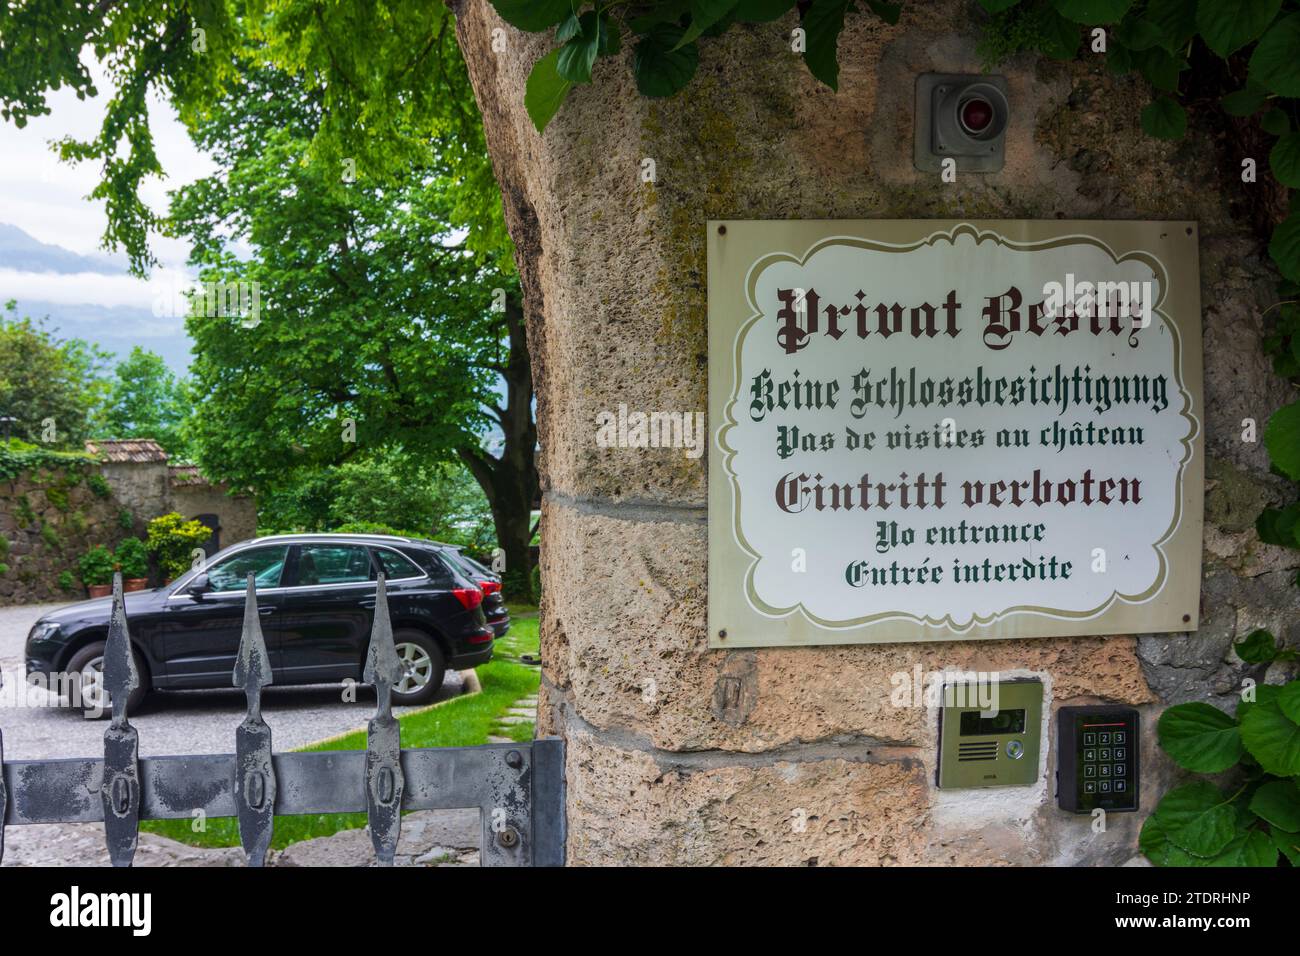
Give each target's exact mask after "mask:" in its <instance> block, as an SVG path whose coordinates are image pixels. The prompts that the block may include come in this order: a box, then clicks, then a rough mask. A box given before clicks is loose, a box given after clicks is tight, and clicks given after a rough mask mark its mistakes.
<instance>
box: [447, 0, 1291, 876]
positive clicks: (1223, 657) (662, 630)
mask: <svg viewBox="0 0 1300 956" xmlns="http://www.w3.org/2000/svg"><path fill="white" fill-rule="evenodd" d="M972 7H973V5H971V4H967V3H959V2H955V0H950V2H943V3H933V4H926V5H924V6H921V5H910V6H905V7H904V10H903V17H902V21H901V22H900V24H899V25H898V26H896V27H889V26H885V25H884V24H882V23H880V22H879V21H878V20H876V19H875V18H873V17H870V16H867V15H861V16H852V17H850V18H849V22H848V26H847V28H846V31H845V34H844V35H843V36H842V38H841V40H840V44H839V49H840V51H841V72H840V89H839V92H838V93H833V92H832V91H830V90H828V89H826V88H825V87H822V86H820V85H819V84H818V83H817V82H816V81H815V80H814V79H813V78H812V77H811V76H810V75H809V74H808V73H807V70H806V69H805V68H804V67H803V65H802V64H801V63H800V62H799V61H798V60H797V58H796V57H794V56H793V55H792V54H791V53H790V52H789V49H788V46H787V43H786V39H787V34H788V30H789V28H790V27H791V26H792V25H793V24H794V20H793V16H791V18H790V22H789V23H776V24H770V25H750V26H738V27H733V28H732V29H730V30H729V31H728V32H727V33H726V35H725V36H724V37H722V38H721V39H718V40H714V41H711V42H708V43H705V44H703V45H702V46H701V62H700V67H699V71H698V73H697V75H696V76H695V78H694V80H693V81H692V83H691V84H690V86H688V87H687V88H686V89H685V90H684V91H683V92H682V93H681V94H679V95H678V96H676V97H674V98H672V99H670V100H663V101H656V100H649V99H645V98H642V97H640V96H638V95H636V93H635V90H634V88H633V85H632V80H631V76H630V71H629V70H628V67H627V63H626V62H608V61H601V62H600V64H599V65H598V66H597V68H596V72H597V77H596V82H595V83H593V84H591V85H584V86H580V87H576V88H575V89H574V90H573V91H572V93H571V94H570V96H569V99H568V102H567V103H566V105H565V106H564V108H563V109H562V110H561V111H560V113H559V114H558V115H557V117H556V118H555V120H554V121H553V122H552V123H551V125H550V127H549V128H548V129H547V131H546V133H545V134H544V135H541V136H539V135H538V134H537V133H536V131H535V130H534V129H533V128H532V125H531V122H530V121H529V119H528V117H527V115H526V113H525V111H524V109H523V95H524V83H525V80H526V78H527V75H528V72H529V71H530V70H531V68H532V65H533V63H534V62H535V61H536V60H537V59H538V58H539V57H540V56H541V55H542V53H543V52H544V51H545V50H546V49H547V47H548V44H549V43H550V37H549V35H524V34H520V33H518V32H517V31H514V30H512V29H511V28H509V27H507V26H505V25H504V24H503V23H502V22H501V21H500V20H499V19H497V17H496V16H495V14H494V13H493V12H492V10H491V7H490V5H489V3H488V2H487V0H460V2H457V3H453V8H454V9H455V10H456V12H457V15H458V36H459V38H460V41H461V46H462V49H463V50H465V53H466V60H467V63H468V65H469V68H470V74H471V79H472V80H473V82H474V85H475V90H476V93H477V96H478V99H479V102H480V106H481V108H482V110H483V114H484V118H485V124H486V131H487V137H488V144H489V148H490V150H491V152H492V156H493V161H494V164H495V168H496V172H497V175H498V178H499V180H500V182H501V183H502V186H503V193H504V197H505V210H506V217H507V223H508V225H509V226H510V229H511V234H512V235H513V236H514V238H515V241H516V245H517V248H518V252H519V256H518V261H519V264H520V270H521V275H522V279H523V288H524V290H525V296H526V306H525V307H526V311H527V312H528V315H529V342H530V350H531V351H532V353H533V356H534V364H535V369H536V375H537V382H538V417H539V436H540V443H541V446H542V455H541V458H540V468H541V470H542V481H543V488H544V492H545V498H544V504H543V538H544V540H545V541H546V548H545V549H544V552H543V555H542V576H543V586H544V599H543V609H542V622H541V635H542V658H543V661H544V675H543V684H542V702H541V707H540V712H539V732H542V733H559V734H563V735H565V736H566V737H567V738H568V739H569V741H570V744H571V749H570V753H569V767H568V774H569V775H568V783H569V788H570V790H569V814H570V820H569V826H570V830H569V832H570V846H569V851H570V857H571V859H572V860H574V861H575V862H616V861H617V862H653V863H716V862H785V863H796V862H811V861H813V860H816V861H817V862H819V863H831V862H863V863H868V862H892V861H900V862H912V861H915V862H931V863H939V862H964V861H967V860H975V859H978V860H981V861H983V862H986V861H987V860H988V859H995V860H1001V861H1004V862H1007V863H1032V862H1054V863H1086V862H1108V863H1124V862H1127V861H1129V860H1131V859H1132V858H1133V857H1134V856H1135V854H1136V833H1137V824H1138V823H1139V822H1140V816H1141V815H1130V816H1129V817H1127V818H1125V819H1116V820H1113V821H1112V823H1111V825H1110V827H1109V829H1108V831H1107V833H1106V834H1101V835H1098V834H1094V833H1093V832H1092V830H1091V829H1090V827H1089V824H1088V822H1087V821H1086V820H1082V821H1081V820H1077V819H1074V818H1068V817H1066V816H1065V815H1063V814H1060V813H1059V812H1057V811H1056V810H1055V806H1054V799H1053V795H1052V794H1051V793H1050V792H1049V788H1048V787H1047V786H1046V782H1045V780H1044V781H1042V782H1041V785H1040V786H1039V787H1036V788H1026V790H1025V792H1024V794H1021V795H1019V796H1015V795H1012V796H1007V795H1006V794H1003V797H1004V801H1003V804H1002V806H1003V809H1002V810H999V809H998V807H999V806H1000V804H999V803H998V801H996V800H986V801H983V802H978V801H962V800H956V801H953V800H949V799H948V798H947V797H945V796H944V795H941V794H937V793H936V792H935V791H934V790H933V788H932V787H931V780H932V779H933V778H932V776H931V775H930V773H929V772H928V771H927V772H922V771H921V770H920V769H919V768H921V767H923V766H928V762H930V761H932V760H933V751H934V736H935V719H934V714H933V713H932V712H931V711H930V710H928V709H926V708H923V707H896V706H893V704H892V703H891V702H890V694H891V691H893V690H894V689H895V687H894V684H893V683H892V680H891V679H892V678H893V677H894V675H896V674H898V673H900V672H902V673H907V672H910V671H911V670H912V669H913V668H914V667H917V666H919V667H920V668H921V670H922V673H929V672H931V671H934V670H938V669H941V668H944V667H947V666H957V667H961V668H967V669H978V670H1004V671H1007V670H1019V671H1024V672H1027V673H1037V674H1041V675H1043V677H1044V679H1045V681H1047V682H1048V684H1049V685H1050V698H1049V700H1048V701H1047V704H1048V706H1049V707H1051V708H1055V707H1057V706H1060V705H1061V704H1063V703H1074V702H1081V701H1084V700H1094V699H1096V700H1105V701H1122V702H1129V703H1133V704H1136V705H1140V706H1141V707H1142V709H1143V713H1144V715H1145V720H1144V727H1145V731H1146V734H1145V739H1144V741H1143V747H1144V752H1145V753H1147V754H1148V766H1149V767H1151V768H1154V769H1153V770H1152V771H1151V772H1150V775H1149V776H1148V783H1149V786H1148V787H1145V788H1144V792H1145V796H1146V797H1147V798H1148V804H1149V803H1154V799H1153V796H1154V794H1156V793H1158V792H1159V789H1158V788H1159V787H1160V786H1162V784H1163V781H1164V779H1165V778H1164V776H1163V774H1164V773H1165V771H1166V770H1167V766H1166V765H1165V764H1164V763H1162V761H1163V758H1162V757H1161V756H1160V755H1159V754H1158V753H1157V752H1156V751H1155V749H1154V727H1155V718H1156V716H1158V713H1159V711H1160V709H1161V708H1162V707H1163V706H1164V705H1166V704H1168V703H1171V702H1175V701H1180V700H1187V699H1210V700H1214V701H1216V702H1220V703H1227V702H1229V701H1230V700H1231V695H1232V693H1233V690H1234V688H1236V687H1239V686H1240V683H1241V680H1242V679H1243V678H1246V677H1249V676H1252V674H1253V672H1252V670H1251V669H1250V668H1248V667H1246V666H1245V665H1243V664H1242V663H1241V662H1239V661H1236V660H1235V658H1234V657H1233V656H1232V652H1231V648H1230V644H1231V643H1232V642H1233V641H1234V640H1240V639H1241V637H1243V636H1244V635H1245V634H1246V633H1249V631H1250V630H1252V629H1253V628H1255V627H1260V626H1268V627H1272V628H1274V629H1275V631H1276V632H1277V633H1279V635H1280V636H1281V637H1282V638H1283V640H1284V641H1286V642H1288V643H1290V644H1291V645H1293V646H1294V645H1295V644H1296V643H1297V641H1300V633H1298V632H1297V624H1296V622H1297V620H1300V618H1298V617H1297V615H1296V613H1295V611H1296V605H1297V593H1298V592H1297V590H1296V589H1295V587H1294V586H1293V580H1294V576H1295V570H1294V569H1295V565H1296V562H1295V555H1294V554H1293V553H1290V552H1283V551H1282V550H1281V549H1276V548H1270V547H1268V546H1265V545H1262V544H1261V543H1260V542H1259V541H1258V539H1257V537H1256V535H1255V532H1254V528H1253V514H1254V513H1255V512H1257V511H1258V509H1259V507H1260V506H1261V505H1265V504H1276V503H1278V502H1281V501H1282V500H1284V497H1285V495H1286V494H1287V492H1288V486H1287V485H1286V483H1284V482H1280V481H1279V480H1277V479H1276V478H1275V477H1273V476H1271V475H1270V474H1269V470H1268V460H1267V454H1266V452H1265V450H1264V448H1263V445H1262V442H1260V441H1258V440H1256V441H1253V442H1252V441H1247V440H1243V433H1244V429H1245V425H1243V422H1249V421H1253V422H1255V423H1256V426H1257V428H1256V436H1258V435H1259V434H1262V427H1263V423H1264V422H1265V421H1266V420H1267V418H1268V416H1269V415H1270V414H1271V413H1272V411H1273V410H1274V409H1276V408H1277V407H1278V406H1279V405H1280V404H1282V403H1283V402H1284V401H1286V400H1287V399H1288V397H1289V388H1288V387H1287V386H1286V384H1285V383H1284V382H1282V381H1281V380H1279V379H1277V378H1276V377H1275V376H1273V375H1272V373H1271V370H1270V368H1269V364H1268V361H1267V359H1266V358H1265V357H1264V356H1263V355H1262V353H1261V349H1260V340H1261V336H1262V334H1263V328H1264V320H1263V317H1262V316H1263V312H1264V309H1265V308H1267V306H1268V305H1270V304H1272V303H1273V302H1274V301H1275V300H1276V295H1275V292H1274V282H1275V280H1276V276H1275V275H1274V274H1273V273H1272V272H1271V270H1270V267H1269V265H1268V262H1267V256H1266V254H1265V252H1264V250H1263V246H1262V243H1261V241H1260V235H1259V232H1258V230H1257V229H1256V228H1255V227H1254V223H1253V222H1252V221H1248V220H1249V219H1250V215H1251V214H1250V212H1249V211H1243V209H1242V208H1239V207H1244V206H1246V205H1248V204H1247V203H1243V202H1242V201H1241V199H1240V194H1241V183H1240V182H1239V181H1238V180H1237V179H1236V171H1237V170H1238V169H1239V168H1240V162H1239V157H1238V156H1237V155H1235V154H1234V153H1231V152H1230V150H1231V149H1232V148H1233V146H1232V144H1233V140H1232V139H1231V138H1230V137H1228V136H1225V133H1224V131H1223V130H1220V129H1217V128H1213V127H1208V126H1203V125H1198V124H1204V123H1206V122H1208V121H1207V120H1206V119H1205V118H1204V115H1205V114H1204V112H1203V111H1197V112H1194V113H1193V124H1194V125H1193V128H1192V129H1191V130H1190V131H1189V134H1188V136H1187V138H1186V139H1185V140H1184V141H1183V142H1181V143H1174V144H1170V143H1165V142H1160V141H1156V140H1153V139H1151V138H1149V137H1147V136H1145V135H1144V134H1143V133H1142V131H1141V129H1140V125H1139V113H1140V111H1141V109H1142V108H1143V107H1144V106H1145V105H1146V104H1147V103H1149V102H1150V96H1151V92H1150V89H1149V88H1148V87H1147V86H1146V85H1145V84H1144V83H1143V82H1141V81H1140V80H1136V79H1133V78H1117V77H1114V76H1112V75H1111V74H1109V73H1108V71H1107V70H1106V69H1105V66H1104V64H1103V62H1102V60H1101V59H1100V58H1088V57H1084V58H1082V59H1081V60H1080V61H1079V62H1075V63H1070V64H1058V63H1053V62H1049V61H1040V60H1038V59H1037V58H1033V57H1029V56H1024V57H1019V58H1016V59H1014V60H1012V61H1011V62H1009V63H1007V64H1005V65H1004V66H1003V67H1001V68H1000V72H1002V73H1004V74H1005V75H1006V77H1007V80H1008V83H1009V89H1010V102H1011V104H1012V110H1013V122H1012V125H1011V128H1010V130H1009V134H1008V140H1007V150H1006V152H1007V163H1006V168H1005V169H1004V170H1003V171H1002V172H1000V173H996V174H990V175H984V176H981V175H961V176H959V177H958V181H957V182H956V183H949V184H945V183H942V182H941V181H940V180H939V178H938V177H937V176H933V175H928V174H922V173H919V172H917V171H916V170H915V169H913V168H912V165H911V139H912V122H913V118H912V117H913V97H914V82H915V77H916V75H917V74H918V73H922V72H928V71H941V72H956V73H963V72H966V73H974V72H981V63H980V59H979V57H978V56H977V54H976V52H975V43H976V39H977V37H978V34H979V28H978V26H977V25H976V24H975V23H974V22H972V21H971V19H970V17H971V10H972ZM496 29H503V30H504V31H505V34H506V36H507V38H508V50H507V52H505V53H503V54H497V53H494V52H493V51H492V49H491V42H492V35H493V31H494V30H496ZM630 46H631V45H630V44H628V45H626V46H625V51H626V52H625V54H624V56H625V57H630V56H631V49H630ZM646 159H650V160H653V161H654V168H655V180H654V182H653V183H643V182H642V181H641V178H640V173H641V171H642V169H643V168H644V166H643V160H646ZM940 217H944V218H946V217H970V218H975V217H978V218H1012V219H1020V218H1027V219H1057V218H1077V219H1088V218H1103V219H1126V218H1128V219H1189V220H1196V221H1197V222H1198V223H1199V226H1200V235H1201V237H1202V238H1201V249H1200V255H1201V260H1200V261H1201V284H1202V289H1201V297H1202V302H1203V310H1202V312H1203V325H1204V344H1205V350H1204V351H1205V406H1204V408H1203V409H1202V410H1201V411H1202V412H1203V415H1204V418H1203V423H1204V427H1205V436H1206V452H1207V475H1208V481H1207V493H1208V501H1207V527H1206V536H1205V555H1204V558H1205V583H1204V593H1203V597H1202V622H1203V623H1202V626H1201V630H1200V632H1199V633H1198V634H1196V635H1192V636H1188V635H1177V634H1174V635H1156V636H1141V637H1137V638H1135V637H1127V636H1122V637H1107V638H1084V639H1076V640H1039V641H1016V642H999V641H989V642H983V643H946V644H927V645H908V646H892V647H891V646H887V647H880V646H876V647H843V648H812V649H798V650H794V649H788V650H787V649H773V650H763V651H737V652H727V651H709V650H707V642H706V635H705V632H704V627H705V620H704V619H705V605H706V590H705V589H706V568H705V555H706V526H705V520H706V508H705V488H706V465H705V462H704V460H703V459H691V458H689V457H687V456H685V455H684V454H682V452H681V451H680V450H672V449H657V450H656V449H649V450H643V451H631V450H622V449H617V448H608V449H605V448H599V447H597V445H596V442H595V427H596V417H597V415H598V414H599V413H600V412H602V411H617V409H618V407H619V405H620V404H626V405H627V406H628V407H629V409H637V410H643V411H677V412H690V411H698V410H703V409H704V407H705V399H706V394H707V380H706V371H705V363H706V357H707V350H708V342H707V334H706V326H707V322H706V305H707V303H706V295H705V285H704V273H705V244H704V226H705V221H706V220H707V219H709V218H717V219H740V218H765V219H782V218H790V219H813V218H905V219H921V218H940ZM1273 678H1274V679H1277V675H1273ZM724 682H725V692H723V690H722V687H723V684H724ZM629 735H630V737H629ZM836 747H840V748H843V747H848V748H850V750H851V751H852V752H851V753H849V754H847V755H846V754H844V753H837V752H836V751H834V750H833V749H831V750H828V749H827V748H836ZM882 748H884V749H887V750H890V751H893V753H892V755H891V756H889V757H888V758H884V757H881V756H880V754H881V750H882ZM867 750H869V751H872V754H871V756H870V757H868V756H866V755H865V754H864V751H867ZM798 806H804V807H805V808H814V809H815V810H816V811H817V817H818V821H819V825H818V826H816V827H814V826H811V825H810V826H809V828H808V830H807V831H806V833H805V834H801V835H800V839H797V840H796V839H794V838H793V837H792V835H791V830H790V812H791V809H792V808H794V807H798ZM1147 808H1148V809H1149V805H1148V806H1147ZM1121 816H1122V815H1112V817H1113V818H1114V817H1121ZM1135 817H1136V819H1135ZM832 822H833V826H832ZM823 824H824V825H823ZM809 834H812V835H811V836H809Z"/></svg>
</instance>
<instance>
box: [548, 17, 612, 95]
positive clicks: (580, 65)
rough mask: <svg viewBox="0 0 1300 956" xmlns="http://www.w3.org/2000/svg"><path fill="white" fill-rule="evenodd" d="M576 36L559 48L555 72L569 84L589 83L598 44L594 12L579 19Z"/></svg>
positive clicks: (596, 21) (598, 30) (597, 24)
mask: <svg viewBox="0 0 1300 956" xmlns="http://www.w3.org/2000/svg"><path fill="white" fill-rule="evenodd" d="M579 23H580V24H581V29H580V30H579V32H578V35H577V36H575V37H574V38H573V39H571V40H569V42H568V43H566V44H564V46H562V47H560V55H559V56H558V57H557V58H556V60H555V71H556V72H557V73H559V74H560V76H561V77H562V78H563V79H566V80H568V81H569V82H570V83H590V82H591V68H592V67H593V66H595V65H596V52H597V47H598V45H599V43H600V27H601V24H600V21H599V18H598V17H597V16H596V11H594V10H588V11H587V12H586V13H584V14H583V15H582V16H581V17H580V18H579Z"/></svg>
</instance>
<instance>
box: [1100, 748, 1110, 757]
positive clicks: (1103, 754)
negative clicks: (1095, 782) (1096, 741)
mask: <svg viewBox="0 0 1300 956" xmlns="http://www.w3.org/2000/svg"><path fill="white" fill-rule="evenodd" d="M1097 759H1099V760H1109V759H1110V748H1109V747H1102V748H1101V749H1100V750H1099V751H1097Z"/></svg>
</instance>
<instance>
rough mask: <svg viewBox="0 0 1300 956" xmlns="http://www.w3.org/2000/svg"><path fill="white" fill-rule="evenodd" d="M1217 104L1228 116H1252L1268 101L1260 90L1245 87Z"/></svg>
mask: <svg viewBox="0 0 1300 956" xmlns="http://www.w3.org/2000/svg"><path fill="white" fill-rule="evenodd" d="M1219 102H1220V103H1221V104H1222V106H1223V111H1224V112H1225V113H1227V114H1228V115H1229V116H1253V115H1254V114H1255V113H1258V112H1259V110H1260V108H1261V107H1262V106H1263V105H1264V104H1265V103H1266V102H1268V100H1267V99H1266V98H1265V96H1264V93H1263V92H1262V91H1261V90H1257V89H1252V88H1251V87H1246V88H1245V89H1241V90H1236V91H1235V92H1232V93H1229V94H1228V95H1227V96H1225V97H1224V98H1223V99H1222V100H1220V101H1219Z"/></svg>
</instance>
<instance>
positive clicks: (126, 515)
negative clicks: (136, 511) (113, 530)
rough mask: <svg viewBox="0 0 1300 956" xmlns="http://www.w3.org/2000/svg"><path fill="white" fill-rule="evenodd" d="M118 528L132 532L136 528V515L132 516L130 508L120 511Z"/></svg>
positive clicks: (120, 509) (118, 513)
mask: <svg viewBox="0 0 1300 956" xmlns="http://www.w3.org/2000/svg"><path fill="white" fill-rule="evenodd" d="M117 526H118V527H119V528H121V529H122V530H123V531H130V530H131V529H133V528H134V527H135V515H133V514H131V509H130V508H119V509H118V512H117Z"/></svg>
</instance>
